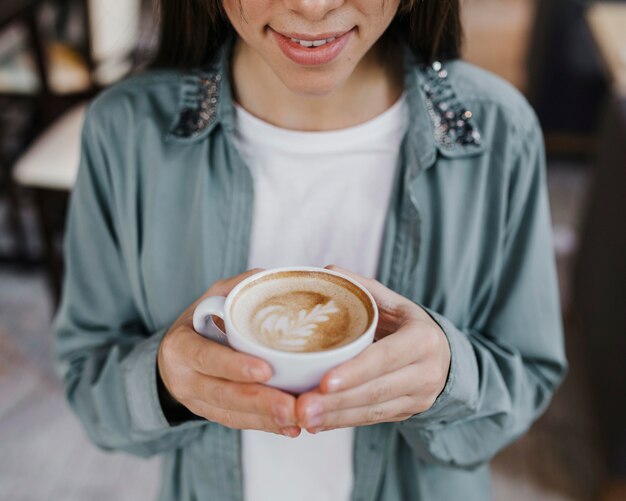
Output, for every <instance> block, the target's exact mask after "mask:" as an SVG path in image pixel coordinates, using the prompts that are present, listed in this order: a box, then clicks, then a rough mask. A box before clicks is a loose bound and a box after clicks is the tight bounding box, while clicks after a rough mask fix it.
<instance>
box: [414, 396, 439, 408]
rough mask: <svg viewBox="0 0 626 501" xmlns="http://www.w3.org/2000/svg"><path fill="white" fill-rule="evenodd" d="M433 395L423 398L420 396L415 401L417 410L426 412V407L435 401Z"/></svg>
mask: <svg viewBox="0 0 626 501" xmlns="http://www.w3.org/2000/svg"><path fill="white" fill-rule="evenodd" d="M435 399H436V397H435V396H432V395H429V396H427V397H424V398H420V399H419V400H418V402H417V411H418V412H426V411H427V410H428V409H430V408H431V407H432V406H433V404H434V403H435Z"/></svg>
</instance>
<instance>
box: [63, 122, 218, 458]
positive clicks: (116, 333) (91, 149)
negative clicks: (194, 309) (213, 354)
mask: <svg viewBox="0 0 626 501" xmlns="http://www.w3.org/2000/svg"><path fill="white" fill-rule="evenodd" d="M94 129H95V130H98V128H97V125H96V126H94V120H93V119H92V117H91V113H90V112H88V113H87V116H86V119H85V124H84V126H83V132H82V139H81V160H80V167H79V171H78V177H77V181H76V185H75V187H74V190H73V191H72V194H71V197H70V204H69V211H68V217H67V225H66V235H65V241H64V252H65V264H66V270H65V277H64V287H63V296H62V300H61V304H60V307H59V311H58V313H57V315H56V317H55V320H54V333H55V362H56V366H57V371H58V372H59V374H60V375H61V377H62V378H63V381H64V384H65V387H66V393H67V398H68V400H69V403H70V405H71V407H72V408H73V410H74V412H75V413H76V414H77V415H78V417H79V418H80V420H81V421H82V423H83V425H84V427H85V429H86V431H87V433H88V435H89V437H90V438H91V440H92V441H93V442H94V443H95V444H96V445H98V446H100V447H101V448H103V449H107V450H116V449H119V450H124V451H127V452H130V453H133V454H137V455H140V456H149V455H152V454H156V453H159V452H162V451H166V450H168V449H174V448H177V447H180V446H183V445H185V444H186V443H188V442H190V441H192V440H194V439H195V438H197V437H198V436H199V435H200V434H201V433H202V426H204V425H206V423H207V421H204V420H196V421H191V422H185V423H182V424H180V425H176V426H172V425H170V424H169V422H168V421H167V419H166V417H165V416H164V414H163V411H162V409H161V406H160V403H159V397H158V394H157V366H156V356H157V350H158V347H159V343H160V341H161V338H162V337H163V336H164V335H165V333H166V332H167V327H164V328H162V329H160V330H158V331H157V332H147V329H146V328H145V325H144V323H143V322H142V321H141V316H140V315H139V314H138V311H137V308H136V305H135V303H134V300H133V297H132V294H131V286H130V283H129V280H128V273H127V269H126V264H125V262H124V260H123V259H122V252H121V245H120V240H119V239H118V233H117V231H116V224H115V217H114V212H115V211H114V209H113V204H112V199H113V197H112V193H111V191H112V190H111V186H110V179H111V177H110V172H107V171H108V170H109V169H108V167H109V166H108V165H107V155H106V152H105V148H104V147H103V143H104V142H105V141H103V140H100V141H99V140H98V139H97V137H98V134H97V133H94ZM100 136H102V134H100Z"/></svg>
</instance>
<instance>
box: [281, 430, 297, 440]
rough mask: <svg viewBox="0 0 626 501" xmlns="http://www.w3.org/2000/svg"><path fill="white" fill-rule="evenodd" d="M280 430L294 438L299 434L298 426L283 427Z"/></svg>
mask: <svg viewBox="0 0 626 501" xmlns="http://www.w3.org/2000/svg"><path fill="white" fill-rule="evenodd" d="M280 432H281V433H282V434H283V435H285V436H286V437H289V438H296V437H297V436H299V435H300V428H283V429H282V430H280Z"/></svg>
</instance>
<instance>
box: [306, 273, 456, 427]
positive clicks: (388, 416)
mask: <svg viewBox="0 0 626 501" xmlns="http://www.w3.org/2000/svg"><path fill="white" fill-rule="evenodd" d="M327 268H328V269H331V270H335V271H338V272H340V273H344V274H346V275H348V276H350V277H352V278H353V279H354V280H356V281H357V282H359V283H360V284H361V285H363V286H364V287H365V288H366V289H367V290H368V291H369V292H370V293H371V294H372V296H373V297H374V300H375V301H376V304H377V305H378V313H379V321H378V328H377V329H376V335H375V338H376V340H377V342H376V343H373V344H372V345H371V346H369V347H368V348H367V349H365V350H364V351H363V352H361V353H360V354H359V355H358V356H357V357H355V358H353V359H352V360H349V361H348V362H345V363H344V364H342V365H340V366H338V367H335V368H334V369H332V370H330V371H329V372H328V373H327V374H326V375H325V376H324V378H323V379H322V381H321V382H320V385H319V387H318V388H316V389H315V390H313V391H310V392H308V393H303V394H302V395H300V397H298V400H297V402H296V415H297V418H298V425H299V426H300V427H302V428H306V429H307V431H309V432H311V433H317V432H318V431H325V430H330V429H334V428H344V427H348V426H364V425H370V424H375V423H382V422H388V421H403V420H405V419H407V418H409V417H410V416H413V415H414V414H417V413H420V412H424V411H425V410H427V409H430V407H431V406H432V405H433V403H434V402H435V399H436V398H437V396H438V395H439V394H440V393H441V391H442V390H443V388H444V386H445V384H446V380H447V377H448V370H449V368H450V348H449V345H448V340H447V338H446V336H445V334H444V333H443V331H442V330H441V328H440V327H439V325H438V324H437V323H436V322H435V321H434V320H433V319H432V318H431V317H430V315H428V313H426V312H425V311H424V310H423V309H422V308H421V307H420V306H418V305H417V304H415V303H414V302H412V301H410V300H409V299H407V298H405V297H403V296H401V295H400V294H398V293H396V292H394V291H392V290H391V289H388V288H387V287H385V286H384V285H383V284H381V283H380V282H378V281H377V280H374V279H371V278H365V277H362V276H360V275H357V274H355V273H352V272H349V271H347V270H344V269H342V268H339V267H337V266H332V265H331V266H327Z"/></svg>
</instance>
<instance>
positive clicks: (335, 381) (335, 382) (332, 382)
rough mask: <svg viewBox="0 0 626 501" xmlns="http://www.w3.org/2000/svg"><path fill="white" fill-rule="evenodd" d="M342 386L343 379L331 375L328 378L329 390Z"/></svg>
mask: <svg viewBox="0 0 626 501" xmlns="http://www.w3.org/2000/svg"><path fill="white" fill-rule="evenodd" d="M340 386H341V379H339V378H338V377H336V376H335V377H331V378H330V379H329V380H328V383H326V388H328V391H331V392H332V391H337V390H338V389H339V387H340Z"/></svg>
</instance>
